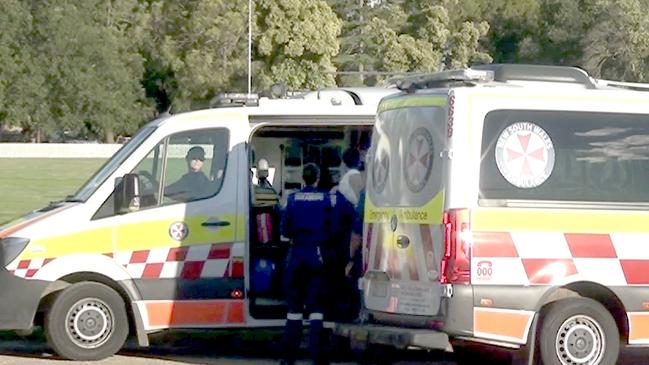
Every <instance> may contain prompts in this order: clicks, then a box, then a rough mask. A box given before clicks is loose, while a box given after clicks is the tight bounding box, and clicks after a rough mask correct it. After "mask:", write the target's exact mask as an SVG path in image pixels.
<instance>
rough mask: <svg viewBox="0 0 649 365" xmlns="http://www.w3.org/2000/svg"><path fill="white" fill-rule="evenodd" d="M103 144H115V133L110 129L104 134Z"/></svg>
mask: <svg viewBox="0 0 649 365" xmlns="http://www.w3.org/2000/svg"><path fill="white" fill-rule="evenodd" d="M104 142H106V143H115V132H114V131H113V130H112V129H111V128H109V129H106V131H105V132H104Z"/></svg>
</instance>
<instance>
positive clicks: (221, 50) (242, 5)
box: [0, 0, 649, 142]
mask: <svg viewBox="0 0 649 365" xmlns="http://www.w3.org/2000/svg"><path fill="white" fill-rule="evenodd" d="M252 4H253V8H252V9H251V10H252V14H253V17H252V19H251V24H252V89H253V90H252V91H253V92H263V91H265V90H267V89H268V88H269V87H270V86H271V85H273V84H276V83H281V84H284V85H285V86H286V87H287V88H288V89H289V90H305V89H315V88H322V87H332V86H360V85H374V84H377V83H381V82H382V81H384V80H385V79H388V78H389V77H391V76H394V75H396V74H400V73H407V72H432V71H438V70H443V69H451V68H460V67H465V66H468V65H471V64H478V63H490V62H507V63H523V62H524V63H542V64H557V65H576V66H580V67H583V68H584V69H586V70H587V71H588V72H589V73H590V74H592V75H593V76H595V77H602V78H607V79H616V80H622V81H632V82H649V0H252ZM248 10H249V9H248V1H247V0H175V1H164V0H84V1H73V0H2V1H0V27H1V29H2V32H0V127H3V128H8V127H17V128H19V129H20V130H21V131H22V133H23V135H24V138H25V139H27V140H33V141H46V140H57V139H65V138H82V139H98V140H101V141H106V142H111V141H113V140H114V139H115V137H116V136H118V135H129V134H131V133H133V132H134V131H135V130H137V129H138V128H139V127H140V126H141V125H142V124H143V123H145V122H146V121H148V120H150V119H152V118H154V117H155V116H156V115H157V114H158V113H162V112H166V111H171V112H172V113H173V112H180V111H184V110H191V109H197V108H203V107H206V106H207V105H208V104H209V101H210V99H212V98H213V97H214V96H215V95H216V94H218V93H220V92H226V91H228V92H247V91H248V90H247V77H248V74H247V71H248Z"/></svg>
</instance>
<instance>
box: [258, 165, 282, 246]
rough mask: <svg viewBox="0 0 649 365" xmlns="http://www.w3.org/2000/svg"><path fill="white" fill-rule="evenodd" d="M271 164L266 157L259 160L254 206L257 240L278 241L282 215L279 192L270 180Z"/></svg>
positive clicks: (259, 241)
mask: <svg viewBox="0 0 649 365" xmlns="http://www.w3.org/2000/svg"><path fill="white" fill-rule="evenodd" d="M269 170H270V167H269V164H268V161H267V160H266V159H263V158H262V159H259V161H258V162H257V183H256V184H255V186H254V189H253V193H254V194H253V203H252V205H253V208H254V212H255V214H254V215H255V223H256V228H257V242H258V243H262V244H265V243H269V242H271V241H278V239H279V237H278V235H279V230H278V229H277V227H278V225H279V216H280V205H279V194H277V191H276V190H275V188H273V185H272V184H271V183H270V181H268V176H269Z"/></svg>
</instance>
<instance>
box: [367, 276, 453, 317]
mask: <svg viewBox="0 0 649 365" xmlns="http://www.w3.org/2000/svg"><path fill="white" fill-rule="evenodd" d="M363 292H364V293H365V306H366V307H367V309H370V310H378V311H382V312H388V313H400V314H409V315H424V316H434V315H436V314H437V313H438V312H439V307H440V300H441V298H440V288H439V285H435V283H429V282H426V283H422V282H417V281H402V280H390V278H389V277H388V275H387V274H385V273H384V272H371V273H367V274H366V275H365V277H364V279H363Z"/></svg>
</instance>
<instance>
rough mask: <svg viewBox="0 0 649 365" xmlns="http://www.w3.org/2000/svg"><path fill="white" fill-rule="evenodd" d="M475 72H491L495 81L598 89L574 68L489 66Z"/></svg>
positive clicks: (595, 84)
mask: <svg viewBox="0 0 649 365" xmlns="http://www.w3.org/2000/svg"><path fill="white" fill-rule="evenodd" d="M472 68H473V69H475V70H490V71H493V72H494V81H501V82H507V81H514V80H516V81H536V82H559V83H568V84H580V85H583V86H585V87H586V88H588V89H595V88H597V83H596V82H595V81H594V80H593V79H592V78H591V77H590V76H589V75H588V73H587V72H586V71H585V70H583V69H581V68H579V67H573V66H550V65H521V64H510V63H503V64H489V65H479V66H472Z"/></svg>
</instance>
